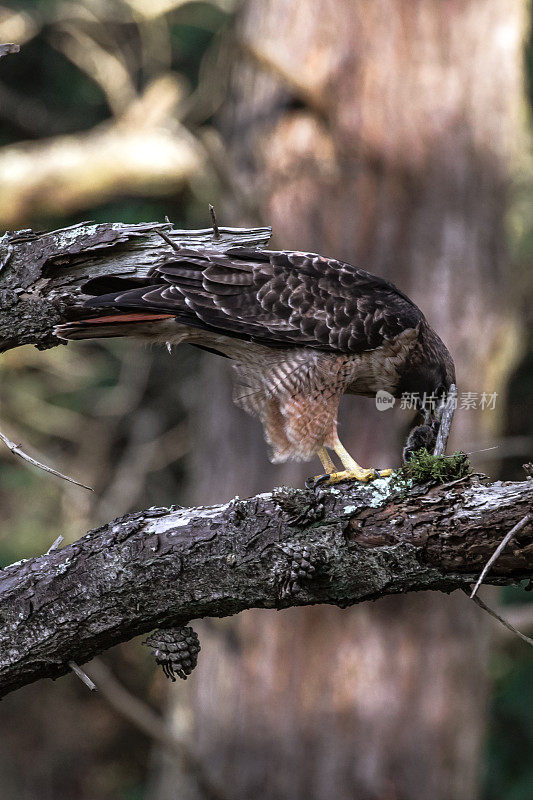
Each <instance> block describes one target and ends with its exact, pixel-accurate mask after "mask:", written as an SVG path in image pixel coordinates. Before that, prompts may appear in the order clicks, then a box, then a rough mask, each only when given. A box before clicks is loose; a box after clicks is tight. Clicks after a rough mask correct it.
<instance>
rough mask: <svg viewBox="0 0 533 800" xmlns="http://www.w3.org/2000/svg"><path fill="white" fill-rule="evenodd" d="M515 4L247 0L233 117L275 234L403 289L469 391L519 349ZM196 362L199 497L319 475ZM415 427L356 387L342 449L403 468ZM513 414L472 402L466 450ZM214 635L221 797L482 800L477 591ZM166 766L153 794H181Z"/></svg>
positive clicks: (493, 379)
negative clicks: (510, 298)
mask: <svg viewBox="0 0 533 800" xmlns="http://www.w3.org/2000/svg"><path fill="white" fill-rule="evenodd" d="M524 11H525V7H524V5H523V4H522V3H521V2H512V3H508V2H506V0H477V2H470V0H456V2H443V1H442V0H420V2H416V3H415V2H412V1H411V0H382V1H381V0H380V2H376V0H359V2H357V3H354V2H352V1H351V0H319V2H316V1H315V2H312V0H298V2H294V0H249V2H248V3H247V4H246V5H245V8H244V11H243V14H242V18H241V20H240V27H239V36H240V38H241V41H242V42H243V44H244V53H245V55H244V56H243V60H242V61H241V62H240V63H239V64H238V67H237V68H236V69H235V71H234V76H233V79H232V85H231V89H232V92H231V102H230V104H229V106H228V110H227V112H226V115H225V126H226V133H227V141H228V143H229V144H228V146H229V150H230V156H231V159H230V161H231V172H232V175H233V176H234V179H235V181H236V183H237V184H238V185H239V188H240V190H241V191H242V192H244V193H245V194H246V193H247V194H248V195H250V196H253V197H254V198H255V200H256V202H257V203H258V205H259V210H260V213H261V219H262V221H263V222H269V223H271V224H272V225H273V227H274V231H275V245H276V246H279V247H282V248H295V249H307V250H312V251H318V252H321V253H323V254H325V255H329V256H335V257H338V258H341V259H345V260H347V261H349V262H351V263H355V264H358V265H361V266H364V267H365V268H366V269H368V270H370V271H372V272H376V273H378V274H380V275H384V276H386V277H388V278H390V279H392V280H393V281H394V282H396V283H397V285H399V286H400V287H401V288H403V289H404V290H405V291H407V292H408V293H409V294H410V295H411V297H413V298H414V300H415V301H417V302H418V303H419V304H420V306H421V307H422V309H423V310H424V311H425V313H426V315H427V316H428V318H429V320H430V321H431V322H432V324H433V325H434V326H435V328H436V329H437V330H438V331H439V333H441V335H442V336H443V338H444V340H445V341H446V342H447V344H448V345H449V347H450V349H451V351H452V353H453V354H454V356H455V360H456V364H457V366H458V383H459V387H460V389H461V390H464V391H469V390H470V391H477V392H482V391H499V392H501V389H502V387H503V385H504V381H505V379H506V376H507V372H508V370H509V369H510V367H511V366H512V362H513V359H514V357H515V352H514V351H515V349H516V338H517V337H516V332H515V327H514V325H513V323H512V322H511V321H510V319H509V317H508V316H507V309H506V303H505V295H506V292H505V289H506V281H507V267H508V257H507V253H506V247H505V235H504V214H505V210H506V202H507V197H506V191H507V187H508V183H509V177H510V168H511V156H512V151H513V148H514V146H515V143H516V140H517V135H518V133H519V129H520V116H519V115H520V111H521V103H522V69H521V67H522V38H523V34H524V27H525V13H524ZM229 213H230V204H229V201H228V206H226V207H225V209H224V214H223V215H221V216H223V217H224V222H228V223H230V222H231V224H236V223H237V221H239V222H243V221H246V213H244V215H243V213H242V210H241V211H237V210H236V211H235V217H232V218H231V219H230V218H229ZM204 368H205V373H204V379H205V391H204V392H203V393H202V394H201V395H199V396H198V404H197V408H196V426H197V427H196V430H195V433H194V441H195V442H196V448H197V449H196V461H195V463H194V467H193V473H192V474H193V485H194V487H195V490H194V493H193V494H194V496H193V498H192V499H194V500H195V501H201V502H203V503H206V502H212V501H222V500H224V499H227V498H229V497H231V496H232V495H233V494H240V495H243V496H245V495H248V494H250V493H252V492H255V491H257V490H261V489H265V490H266V489H268V488H270V487H272V486H273V485H276V484H281V483H284V482H288V483H293V484H296V485H298V484H301V482H302V481H303V479H304V477H305V476H307V475H309V474H312V473H313V472H315V471H317V470H318V469H319V465H318V463H317V464H313V465H303V467H302V465H290V464H289V465H286V466H285V467H276V468H274V467H272V466H271V465H269V464H268V462H267V461H266V457H265V447H264V445H263V442H262V438H261V432H260V430H259V426H258V424H257V423H256V422H255V421H254V420H251V419H249V418H247V417H245V416H244V415H243V414H242V413H241V412H240V411H239V410H237V409H236V408H234V407H233V406H231V404H230V395H231V390H230V385H229V372H230V370H229V369H228V367H227V364H225V363H223V362H222V361H217V360H216V359H214V358H210V359H207V358H206V360H205V362H204ZM500 396H501V395H500ZM405 417H406V413H405V412H403V413H402V412H399V411H398V410H395V411H394V412H389V413H387V414H383V413H380V412H377V411H376V409H375V408H374V405H373V403H372V402H371V401H369V400H360V399H354V398H348V399H347V401H346V402H345V405H344V418H343V424H342V428H341V430H342V434H343V436H342V438H343V440H345V441H346V442H347V443H348V447H349V449H350V451H351V452H353V453H355V454H356V456H357V457H358V459H357V460H359V461H360V462H361V463H363V464H364V465H365V466H366V465H369V466H370V465H372V466H374V465H376V466H377V465H380V466H385V465H387V466H388V464H386V462H387V461H390V460H391V459H392V462H393V463H397V462H398V460H399V452H400V444H399V441H400V440H399V437H400V435H401V434H402V433H403V432H405V429H406V424H407V421H406V418H405ZM498 417H499V415H498V413H497V411H496V412H487V411H485V412H481V411H473V410H470V411H468V412H467V411H463V412H462V413H461V412H460V411H459V413H458V414H457V416H456V426H455V443H456V445H457V444H459V443H460V444H461V445H462V446H464V444H465V442H471V441H473V440H475V439H476V438H479V437H480V436H481V435H485V434H487V433H491V432H493V431H494V430H495V429H496V426H497V423H498ZM202 634H203V635H202V658H201V661H200V664H199V667H198V670H197V675H196V676H195V677H194V678H193V679H192V680H191V681H190V683H189V684H188V686H187V692H188V695H187V697H185V695H184V689H183V687H181V686H180V687H179V690H180V691H179V692H176V693H175V694H176V697H177V696H178V695H179V696H180V698H181V699H180V700H179V702H176V705H175V707H174V713H175V715H176V718H179V720H180V724H181V725H182V726H185V727H186V728H188V729H189V731H190V735H191V737H192V741H193V742H194V744H195V746H196V747H197V748H198V749H199V751H200V753H201V754H202V756H203V758H204V759H205V764H206V766H207V767H208V768H209V769H210V770H212V771H213V774H214V775H216V777H217V778H218V779H219V780H221V781H222V783H223V785H225V786H226V788H227V791H228V794H229V795H230V797H233V798H242V800H244V798H246V799H248V798H251V797H253V798H254V800H260V799H261V798H269V800H276V798H284V800H300V798H304V797H305V798H309V800H325V798H330V797H335V798H338V800H348V799H350V800H353V798H357V800H378V798H380V799H381V800H403V798H406V799H408V800H454V799H456V798H467V797H468V798H474V797H476V796H477V793H478V772H479V756H480V750H481V746H482V738H483V729H484V708H485V702H486V689H487V679H486V670H485V665H486V661H487V634H486V630H485V621H484V620H483V619H482V618H481V617H480V614H479V611H478V610H477V609H475V608H474V607H473V606H471V605H469V604H468V601H467V600H466V598H462V597H455V596H454V597H451V598H444V597H441V596H436V595H435V596H433V595H432V596H423V595H421V596H412V597H405V598H390V599H387V600H383V601H380V602H378V603H376V604H375V605H370V604H367V605H366V606H364V607H362V608H357V609H354V610H346V611H340V610H338V609H334V608H331V609H329V608H314V609H312V608H309V609H297V610H294V609H293V610H290V611H285V612H283V613H280V614H277V613H275V612H267V611H264V612H248V613H246V614H242V615H241V616H240V617H239V618H238V619H235V620H234V621H225V622H220V623H218V624H213V623H211V625H210V626H209V627H208V628H207V627H204V629H203V631H202ZM168 778H169V773H168V772H167V773H166V779H167V780H166V784H167V786H172V787H173V789H172V791H171V792H170V793H169V792H168V791H167V792H161V793H160V797H163V796H164V797H180V798H185V797H187V796H188V795H187V793H185V790H184V787H183V786H182V785H180V786H179V787H178V785H177V781H179V779H178V777H177V776H176V775H174V779H173V780H172V781H170V783H169V782H168ZM172 792H173V793H172Z"/></svg>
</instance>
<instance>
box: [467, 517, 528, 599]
mask: <svg viewBox="0 0 533 800" xmlns="http://www.w3.org/2000/svg"><path fill="white" fill-rule="evenodd" d="M532 519H533V516H532V515H531V514H526V516H525V517H523V518H522V519H521V520H520V522H517V523H516V525H514V526H513V527H512V528H511V530H510V531H509V533H507V534H506V535H505V536H504V537H503V539H502V541H501V542H500V544H499V545H498V547H497V548H496V550H495V551H494V553H493V554H492V555H491V557H490V558H489V560H488V561H487V563H486V564H485V566H484V567H483V570H482V572H481V575H480V576H479V578H478V579H477V582H476V585H475V586H474V588H473V589H472V594H471V595H470V599H471V600H473V599H474V597H475V596H476V593H477V590H478V589H479V587H480V586H481V584H482V583H483V578H484V577H485V575H486V574H487V572H488V571H489V569H490V568H491V566H492V564H494V562H495V561H496V559H497V558H498V557H499V556H500V553H501V552H502V550H503V549H504V547H506V545H507V544H508V543H509V542H510V541H511V539H512V538H513V536H514V535H515V533H518V531H521V530H522V528H525V526H526V525H527V524H528V523H529V522H531V520H532Z"/></svg>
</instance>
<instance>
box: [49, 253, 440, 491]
mask: <svg viewBox="0 0 533 800" xmlns="http://www.w3.org/2000/svg"><path fill="white" fill-rule="evenodd" d="M175 247H176V246H175ZM83 291H84V292H85V293H86V294H89V295H92V296H91V297H90V299H89V300H87V301H86V302H85V304H84V305H85V307H86V308H87V310H88V312H90V316H89V314H88V318H87V319H81V320H77V321H73V322H69V323H67V324H64V325H60V326H59V327H58V328H57V329H56V332H57V335H58V336H60V337H61V338H64V339H88V338H95V337H98V338H100V337H110V336H132V337H140V338H143V339H145V340H149V341H155V342H161V343H166V344H167V346H169V347H170V346H171V345H173V344H181V343H183V342H186V343H188V344H191V345H194V346H196V347H199V348H202V349H204V350H208V351H209V352H211V353H216V354H218V355H222V356H225V357H226V358H229V359H231V361H232V362H233V367H234V370H235V373H236V385H235V391H234V401H235V402H236V404H237V405H238V406H240V407H241V408H242V409H244V410H245V411H247V412H249V413H251V414H254V415H256V416H257V417H259V419H260V420H261V422H262V424H263V428H264V433H265V439H266V441H267V442H268V444H269V445H270V446H271V449H272V453H271V460H272V461H273V462H280V461H286V460H289V459H295V460H298V461H308V460H310V459H311V458H312V457H313V456H314V455H318V456H319V458H320V460H321V462H322V465H323V467H324V470H325V472H326V473H327V474H328V476H329V480H330V482H332V483H334V482H337V481H340V480H344V479H349V478H353V479H357V480H359V481H368V480H371V479H372V478H374V477H377V476H387V475H390V473H391V470H382V471H380V472H378V471H376V470H373V469H364V468H363V467H361V466H360V465H359V464H357V462H356V461H355V460H354V459H353V458H352V457H351V456H350V454H349V453H348V452H347V450H346V449H345V448H344V447H343V445H342V444H341V442H340V440H339V437H338V434H337V410H338V406H339V401H340V399H341V397H342V395H343V394H344V393H345V392H347V393H350V394H359V395H366V396H374V395H375V394H376V392H378V391H379V390H385V391H387V392H389V393H390V394H391V395H393V396H394V397H399V396H400V395H401V394H402V393H404V392H409V393H413V394H415V393H416V395H417V396H418V397H423V396H424V395H425V396H429V395H435V396H439V395H442V394H444V393H446V392H447V391H448V389H449V388H450V386H451V384H452V383H453V382H454V380H455V373H454V365H453V361H452V358H451V356H450V354H449V352H448V350H447V349H446V347H445V345H444V344H443V342H442V341H441V339H440V338H439V337H438V336H437V334H436V333H435V331H434V330H433V329H432V328H431V327H430V325H429V324H428V322H427V320H426V319H425V317H424V315H423V314H422V312H421V311H420V309H419V308H418V307H417V306H416V305H415V304H414V303H413V301H412V300H410V299H409V297H407V295H405V294H404V293H403V292H401V291H400V290H399V289H397V288H396V286H394V285H393V284H392V283H389V281H386V280H384V279H383V278H380V277H377V276H375V275H371V274H370V273H369V272H366V271H365V270H363V269H358V268H356V267H353V266H352V265H351V264H346V263H344V262H342V261H337V260H335V259H333V258H324V257H323V256H320V255H317V254H315V253H304V252H293V251H285V250H264V249H256V248H250V247H229V248H228V249H226V250H221V249H219V248H214V247H212V246H211V247H209V246H202V247H194V248H192V247H180V248H179V249H177V251H176V252H175V253H173V255H172V259H171V260H169V261H168V263H165V264H163V265H162V266H158V267H155V268H153V269H152V270H151V272H150V274H149V277H147V278H146V277H143V278H136V277H134V278H122V277H113V276H109V277H104V278H95V279H93V280H92V281H89V282H88V283H87V284H86V285H85V286H84V287H83ZM110 312H111V313H110ZM328 450H332V451H334V452H335V453H336V454H337V456H338V457H339V459H340V461H341V462H342V466H343V469H342V470H341V471H338V470H337V469H336V467H335V465H334V463H333V461H332V459H331V457H330V455H329V453H328Z"/></svg>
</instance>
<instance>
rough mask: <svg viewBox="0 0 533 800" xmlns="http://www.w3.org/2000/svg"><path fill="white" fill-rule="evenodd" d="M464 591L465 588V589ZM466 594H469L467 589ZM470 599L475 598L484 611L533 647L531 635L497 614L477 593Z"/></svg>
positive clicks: (475, 601)
mask: <svg viewBox="0 0 533 800" xmlns="http://www.w3.org/2000/svg"><path fill="white" fill-rule="evenodd" d="M463 591H465V590H464V589H463ZM465 594H467V592H466V591H465ZM470 599H471V600H473V601H474V603H475V604H476V605H478V606H479V607H480V608H482V609H483V611H486V612H487V614H490V616H491V617H494V619H497V620H498V622H500V623H501V624H502V625H503V626H504V627H505V628H507V630H509V631H511V633H514V634H515V635H516V636H519V637H520V639H522V640H523V641H524V642H526V643H527V644H530V645H531V646H532V647H533V639H531V638H530V637H529V636H526V635H525V633H521V632H520V631H519V630H518V629H517V628H515V627H514V626H513V625H511V623H510V622H507V620H505V619H504V618H503V617H500V615H499V614H497V613H496V612H495V611H493V610H492V608H490V607H489V606H488V605H487V604H486V603H484V602H483V600H482V599H481V598H480V597H478V596H477V595H476V596H475V597H472V596H470Z"/></svg>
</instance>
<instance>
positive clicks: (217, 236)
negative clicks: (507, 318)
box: [209, 203, 220, 239]
mask: <svg viewBox="0 0 533 800" xmlns="http://www.w3.org/2000/svg"><path fill="white" fill-rule="evenodd" d="M209 213H210V214H211V224H212V225H213V236H214V237H215V239H220V231H219V229H218V222H217V215H216V214H215V209H214V206H212V205H211V203H209Z"/></svg>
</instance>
